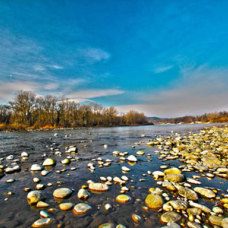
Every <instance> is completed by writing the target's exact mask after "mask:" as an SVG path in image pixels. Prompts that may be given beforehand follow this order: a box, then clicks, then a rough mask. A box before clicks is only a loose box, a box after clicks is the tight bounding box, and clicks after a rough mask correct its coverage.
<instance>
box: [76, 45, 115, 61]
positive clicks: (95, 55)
mask: <svg viewBox="0 0 228 228" xmlns="http://www.w3.org/2000/svg"><path fill="white" fill-rule="evenodd" d="M79 55H81V56H83V57H84V58H85V59H86V60H87V61H88V62H90V63H95V62H100V61H103V60H108V59H109V58H110V57H111V55H110V54H109V53H108V52H106V51H104V50H102V49H99V48H86V49H80V50H79Z"/></svg>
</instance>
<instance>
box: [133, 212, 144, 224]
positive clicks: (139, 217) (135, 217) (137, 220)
mask: <svg viewBox="0 0 228 228" xmlns="http://www.w3.org/2000/svg"><path fill="white" fill-rule="evenodd" d="M131 218H132V220H133V221H134V222H135V223H139V222H140V221H141V220H142V217H141V216H139V215H137V214H132V216H131Z"/></svg>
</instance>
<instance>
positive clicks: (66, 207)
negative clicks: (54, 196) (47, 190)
mask: <svg viewBox="0 0 228 228" xmlns="http://www.w3.org/2000/svg"><path fill="white" fill-rule="evenodd" d="M73 206H74V205H73V204H72V203H60V204H59V208H60V210H62V211H68V210H70V209H71V208H72V207H73Z"/></svg>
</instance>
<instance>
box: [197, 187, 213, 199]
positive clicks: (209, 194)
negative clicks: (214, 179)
mask: <svg viewBox="0 0 228 228" xmlns="http://www.w3.org/2000/svg"><path fill="white" fill-rule="evenodd" d="M194 191H195V192H198V193H199V194H200V195H202V196H204V197H206V198H209V199H211V198H215V196H216V195H215V193H214V192H213V191H211V190H210V189H207V188H201V187H196V188H194Z"/></svg>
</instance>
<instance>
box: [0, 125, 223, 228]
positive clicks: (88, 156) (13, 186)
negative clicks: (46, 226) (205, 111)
mask: <svg viewBox="0 0 228 228" xmlns="http://www.w3.org/2000/svg"><path fill="white" fill-rule="evenodd" d="M207 126H210V125H208V124H207V125H203V124H194V125H193V124H191V125H190V124H189V125H188V124H186V125H154V126H137V127H115V128H83V129H72V130H68V129H64V130H50V131H31V132H0V158H4V159H3V160H2V161H1V164H3V165H8V166H10V165H11V164H12V163H17V164H19V165H20V166H21V171H20V172H17V173H13V174H7V175H5V176H4V177H2V178H1V179H0V227H7V228H9V227H31V225H32V223H33V222H34V221H35V220H37V219H38V218H39V211H40V209H38V208H35V207H31V206H30V205H29V204H28V202H27V199H26V195H27V192H25V191H24V188H25V187H29V188H31V189H35V186H36V184H35V183H34V182H33V180H32V179H33V178H34V177H38V178H40V179H41V183H43V184H45V185H46V184H47V183H52V184H53V185H52V186H51V187H46V188H45V189H44V190H43V194H44V195H45V198H46V200H45V202H47V203H49V204H50V207H51V208H55V209H56V210H54V211H53V212H50V213H49V214H50V216H51V217H52V218H53V219H54V223H53V224H52V225H51V227H57V225H59V227H98V226H99V225H100V224H102V223H106V222H112V223H114V224H115V225H117V224H123V225H125V226H126V227H161V226H162V224H161V223H160V221H159V213H158V212H157V211H152V210H150V211H145V210H143V209H142V206H144V205H145V203H144V200H145V197H146V196H147V194H148V189H149V188H150V187H158V186H157V185H156V182H155V180H154V179H153V178H152V176H149V175H146V176H145V177H142V174H146V173H147V171H148V170H150V171H152V172H153V171H155V170H160V169H159V167H160V165H161V164H168V165H170V166H179V165H181V163H180V162H179V161H178V160H174V161H168V162H166V163H164V162H162V161H161V160H158V156H159V155H157V154H156V153H154V151H155V150H156V148H153V147H148V146H147V145H146V142H148V141H149V139H153V138H155V137H156V136H158V135H162V136H164V135H170V134H171V133H172V132H174V133H176V132H177V133H180V134H184V133H188V132H189V131H199V130H200V129H202V128H204V127H207ZM55 133H58V135H57V136H54V134H55ZM66 135H67V136H66ZM136 142H141V143H139V144H135V143H136ZM105 144H107V148H105V147H104V145H105ZM70 145H76V146H77V148H78V153H77V154H71V156H72V157H73V158H75V160H74V161H72V162H71V164H70V165H68V166H63V165H62V164H61V162H60V161H61V160H63V159H64V158H66V157H67V156H68V155H67V154H66V153H65V152H64V149H65V147H67V146H70ZM132 146H135V148H133V147H132ZM50 148H53V150H50ZM56 149H58V150H59V151H60V152H62V156H56V155H54V151H55V150H56ZM139 150H143V151H145V154H148V153H149V154H151V159H149V158H148V157H147V156H141V157H138V160H139V161H138V162H137V164H136V165H134V166H130V165H129V164H128V163H127V162H124V163H121V162H120V160H119V158H118V157H114V156H113V154H112V152H113V151H121V152H125V151H127V152H129V154H133V155H135V154H136V152H137V151H139ZM23 151H26V152H27V153H28V154H29V159H28V160H26V161H21V158H20V154H21V152H23ZM44 153H45V154H46V157H51V158H54V159H55V160H56V161H57V164H56V166H55V167H54V168H53V170H52V171H51V172H50V173H49V174H48V175H47V176H41V175H40V173H31V172H30V171H29V169H30V167H31V165H32V164H34V163H39V164H42V162H43V160H44V158H43V156H42V155H43V154H44ZM10 154H12V155H14V160H15V159H16V161H14V160H11V161H6V160H5V157H6V156H8V155H10ZM98 157H101V158H102V159H103V160H105V159H111V160H112V165H111V166H109V167H104V168H98V167H97V166H96V170H95V171H94V172H90V171H89V170H88V168H87V164H88V163H89V162H91V160H92V159H96V158H98ZM123 165H125V166H127V167H129V168H130V169H131V171H130V172H129V173H128V174H125V175H126V176H127V177H128V178H129V179H130V180H131V182H128V184H127V185H126V186H127V187H129V188H131V189H130V191H129V192H128V193H127V194H128V195H129V196H131V198H132V200H131V201H130V202H129V203H126V204H120V203H118V202H117V201H116V200H115V198H116V196H117V195H118V194H119V191H120V186H119V185H114V184H113V185H112V186H110V188H109V190H108V191H107V192H104V193H101V194H96V193H92V194H91V196H90V197H89V199H88V200H87V201H85V202H86V203H88V204H89V205H91V206H92V210H91V211H90V212H89V213H87V214H85V215H81V216H77V215H74V213H73V212H72V211H61V210H60V209H59V208H58V203H59V201H56V200H55V199H54V198H53V196H52V193H53V191H54V190H55V189H56V188H58V187H59V186H61V187H68V188H71V189H75V191H74V192H73V194H72V195H71V197H70V198H68V199H65V200H63V202H72V203H74V204H76V203H79V202H81V200H79V199H77V192H78V190H79V189H80V188H81V186H82V185H84V184H86V181H87V180H93V181H95V182H99V177H100V176H104V177H107V176H111V177H115V176H118V177H121V176H122V175H123V173H122V172H121V166H123ZM71 167H76V169H75V170H70V168H71ZM62 169H65V171H64V172H61V173H60V174H57V173H56V171H57V170H62ZM192 174H193V173H185V175H186V176H191V175H192ZM10 178H14V179H15V182H13V183H10V184H9V183H5V181H6V180H7V179H10ZM142 178H143V179H145V181H143V182H140V181H139V179H142ZM201 181H202V183H203V184H204V185H207V184H208V183H209V182H208V181H209V180H208V179H207V178H202V180H201ZM222 181H223V180H222V179H220V178H217V177H216V178H214V179H213V181H210V186H211V187H217V186H218V185H219V187H220V188H223V189H225V188H226V186H224V184H223V185H222ZM59 182H61V183H59ZM212 182H213V183H212ZM7 192H12V193H13V195H10V196H8V195H6V193H7ZM106 203H110V204H111V205H112V209H111V210H110V211H105V209H104V205H105V204H106ZM209 203H210V202H209ZM132 213H136V214H138V215H140V216H141V217H142V218H143V221H142V222H141V223H140V225H138V226H137V225H136V224H134V222H133V221H132V219H131V215H132Z"/></svg>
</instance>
